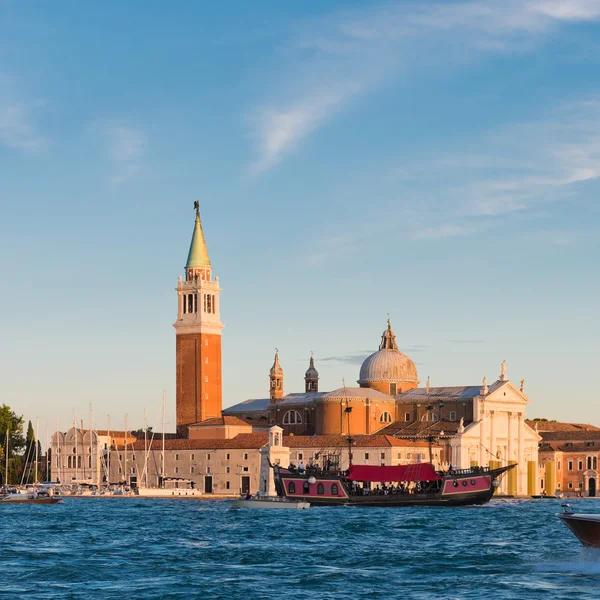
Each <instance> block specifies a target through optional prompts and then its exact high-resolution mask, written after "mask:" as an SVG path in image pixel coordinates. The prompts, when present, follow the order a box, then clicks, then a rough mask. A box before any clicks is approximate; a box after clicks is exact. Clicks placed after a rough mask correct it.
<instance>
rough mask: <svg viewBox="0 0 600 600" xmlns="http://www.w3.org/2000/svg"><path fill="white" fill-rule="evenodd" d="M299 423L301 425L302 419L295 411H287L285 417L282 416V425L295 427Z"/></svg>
mask: <svg viewBox="0 0 600 600" xmlns="http://www.w3.org/2000/svg"><path fill="white" fill-rule="evenodd" d="M300 423H302V417H301V416H300V413H299V412H298V411H297V410H288V411H287V412H286V413H285V415H283V424H284V425H297V424H300Z"/></svg>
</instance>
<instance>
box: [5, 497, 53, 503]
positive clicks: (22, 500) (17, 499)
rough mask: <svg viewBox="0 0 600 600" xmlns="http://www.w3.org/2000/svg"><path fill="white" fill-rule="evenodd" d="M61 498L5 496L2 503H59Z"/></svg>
mask: <svg viewBox="0 0 600 600" xmlns="http://www.w3.org/2000/svg"><path fill="white" fill-rule="evenodd" d="M59 502H61V499H60V498H22V497H10V496H5V497H4V498H1V499H0V504H58V503H59Z"/></svg>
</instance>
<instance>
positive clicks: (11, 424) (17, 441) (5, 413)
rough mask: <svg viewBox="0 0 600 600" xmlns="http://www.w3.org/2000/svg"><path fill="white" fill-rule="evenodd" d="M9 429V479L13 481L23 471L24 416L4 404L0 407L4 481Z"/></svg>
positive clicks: (0, 437)
mask: <svg viewBox="0 0 600 600" xmlns="http://www.w3.org/2000/svg"><path fill="white" fill-rule="evenodd" d="M7 431H8V457H9V466H8V470H9V474H8V479H9V481H11V482H13V483H14V482H15V481H17V480H18V477H19V473H20V472H21V471H22V468H21V463H22V461H21V458H20V457H19V456H18V455H19V453H20V451H21V450H22V449H23V447H24V446H25V438H24V437H23V417H22V416H19V415H17V414H16V413H15V412H14V411H12V410H11V409H10V406H7V405H6V404H3V405H2V406H1V407H0V450H1V451H0V454H1V455H2V468H1V469H0V473H2V483H6V481H5V478H6V473H5V470H6V469H5V464H6V462H5V460H6V432H7Z"/></svg>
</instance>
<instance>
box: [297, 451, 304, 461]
mask: <svg viewBox="0 0 600 600" xmlns="http://www.w3.org/2000/svg"><path fill="white" fill-rule="evenodd" d="M303 458H304V454H302V452H298V460H302V459H303Z"/></svg>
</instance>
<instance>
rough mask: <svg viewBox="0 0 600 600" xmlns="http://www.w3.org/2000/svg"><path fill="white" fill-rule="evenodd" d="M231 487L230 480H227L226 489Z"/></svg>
mask: <svg viewBox="0 0 600 600" xmlns="http://www.w3.org/2000/svg"><path fill="white" fill-rule="evenodd" d="M229 488H230V484H229V481H226V482H225V489H226V490H228V489H229Z"/></svg>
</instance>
